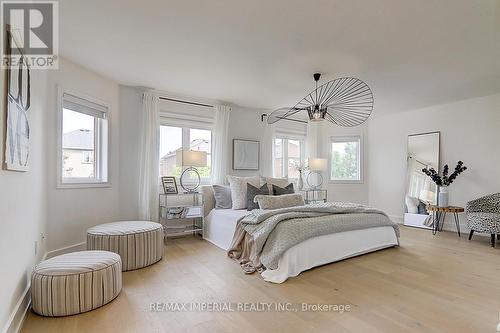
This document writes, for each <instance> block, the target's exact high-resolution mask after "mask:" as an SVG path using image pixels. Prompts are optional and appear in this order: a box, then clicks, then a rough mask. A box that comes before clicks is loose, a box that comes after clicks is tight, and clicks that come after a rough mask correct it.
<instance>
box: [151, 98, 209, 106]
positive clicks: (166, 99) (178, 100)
mask: <svg viewBox="0 0 500 333" xmlns="http://www.w3.org/2000/svg"><path fill="white" fill-rule="evenodd" d="M160 99H163V100H164V101H171V102H177V103H184V104H191V105H197V106H204V107H207V108H213V107H214V106H213V105H208V104H202V103H196V102H188V101H182V100H180V99H173V98H167V97H160Z"/></svg>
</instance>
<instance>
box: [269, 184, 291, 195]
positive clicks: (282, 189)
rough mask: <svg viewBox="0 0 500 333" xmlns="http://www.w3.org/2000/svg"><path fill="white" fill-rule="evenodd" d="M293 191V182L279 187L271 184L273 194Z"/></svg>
mask: <svg viewBox="0 0 500 333" xmlns="http://www.w3.org/2000/svg"><path fill="white" fill-rule="evenodd" d="M293 193H295V191H294V190H293V183H290V184H288V185H287V186H285V187H279V186H276V185H273V194H274V195H283V194H293Z"/></svg>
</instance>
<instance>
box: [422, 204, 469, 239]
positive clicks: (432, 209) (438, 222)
mask: <svg viewBox="0 0 500 333" xmlns="http://www.w3.org/2000/svg"><path fill="white" fill-rule="evenodd" d="M427 211H428V212H429V213H430V214H432V234H433V235H435V234H436V233H437V232H438V231H442V230H443V225H444V220H445V218H446V213H451V214H453V217H454V219H455V225H456V227H457V233H458V237H460V218H459V216H458V214H459V213H463V212H464V211H465V209H464V208H463V207H457V206H448V207H439V206H434V205H428V206H427Z"/></svg>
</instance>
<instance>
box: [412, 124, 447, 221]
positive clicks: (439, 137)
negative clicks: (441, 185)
mask: <svg viewBox="0 0 500 333" xmlns="http://www.w3.org/2000/svg"><path fill="white" fill-rule="evenodd" d="M429 134H437V135H438V147H437V148H438V161H437V170H440V168H441V131H431V132H423V133H415V134H409V135H408V136H407V138H406V168H408V147H409V140H410V138H411V137H416V136H422V135H429ZM406 177H408V175H407V174H406ZM407 190H408V179H406V181H405V196H406V191H407ZM437 196H438V193H437V192H436V202H437ZM404 207H406V202H405V203H404ZM406 214H407V213H406V209H405V212H404V215H403V225H405V226H408V227H412V228H423V229H432V227H426V226H416V225H410V224H406V223H405V222H406V218H405V215H406ZM429 215H430V214H429ZM422 216H424V215H422Z"/></svg>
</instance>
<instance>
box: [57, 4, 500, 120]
mask: <svg viewBox="0 0 500 333" xmlns="http://www.w3.org/2000/svg"><path fill="white" fill-rule="evenodd" d="M60 49H61V54H62V55H63V56H64V57H66V58H69V59H70V60H72V61H74V62H77V63H79V64H82V65H83V66H85V67H88V68H90V69H92V70H94V71H96V72H98V73H101V74H102V75H104V76H107V77H109V78H112V79H114V80H116V81H117V82H120V83H122V84H126V85H133V86H147V87H152V88H156V89H161V90H165V91H169V92H172V93H177V94H180V95H191V96H199V97H205V98H210V99H216V100H222V101H226V102H229V103H234V104H237V105H241V106H250V107H258V108H277V107H281V106H291V105H293V104H295V103H296V102H298V101H299V100H300V99H301V98H302V97H304V96H305V95H306V94H307V93H309V92H310V91H311V90H312V88H313V80H312V74H313V73H314V72H316V71H319V72H322V73H324V77H323V78H322V81H323V82H325V81H326V80H331V79H334V78H337V77H341V76H354V77H359V78H360V79H362V80H364V81H365V82H366V83H368V85H369V86H370V87H371V88H372V90H373V92H374V96H375V109H374V112H377V113H383V112H391V111H401V110H407V109H414V108H420V107H424V106H428V105H433V104H439V103H444V102H449V101H453V100H459V99H464V98H469V97H476V96H483V95H488V94H492V93H496V92H500V0H418V1H415V0H245V1H243V0H212V1H206V0H190V1H187V0H176V1H172V0H166V1H165V0H164V1H160V0H158V1H138V0H86V1H82V0H61V1H60Z"/></svg>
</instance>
